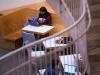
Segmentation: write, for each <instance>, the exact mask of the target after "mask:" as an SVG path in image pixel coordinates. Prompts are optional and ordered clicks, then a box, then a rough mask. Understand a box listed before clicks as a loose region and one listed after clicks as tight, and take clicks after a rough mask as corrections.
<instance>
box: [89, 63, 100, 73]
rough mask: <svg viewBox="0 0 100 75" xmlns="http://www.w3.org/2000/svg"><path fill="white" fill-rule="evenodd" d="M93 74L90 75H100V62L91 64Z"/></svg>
mask: <svg viewBox="0 0 100 75" xmlns="http://www.w3.org/2000/svg"><path fill="white" fill-rule="evenodd" d="M90 66H91V74H90V75H100V62H94V63H90Z"/></svg>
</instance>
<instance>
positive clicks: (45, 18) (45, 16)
mask: <svg viewBox="0 0 100 75" xmlns="http://www.w3.org/2000/svg"><path fill="white" fill-rule="evenodd" d="M39 11H40V12H39V16H38V18H37V22H38V24H39V25H43V24H44V25H52V22H51V21H52V20H51V14H50V13H49V12H48V11H47V9H46V8H45V7H41V8H40V10H39Z"/></svg>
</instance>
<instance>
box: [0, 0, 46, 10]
mask: <svg viewBox="0 0 100 75" xmlns="http://www.w3.org/2000/svg"><path fill="white" fill-rule="evenodd" d="M42 1H45V0H0V11H3V10H8V9H12V8H16V7H20V6H24V5H29V4H33V3H37V2H42Z"/></svg>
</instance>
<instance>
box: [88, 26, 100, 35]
mask: <svg viewBox="0 0 100 75" xmlns="http://www.w3.org/2000/svg"><path fill="white" fill-rule="evenodd" d="M91 33H92V34H97V33H100V25H98V26H91V27H90V29H89V30H88V32H87V34H91Z"/></svg>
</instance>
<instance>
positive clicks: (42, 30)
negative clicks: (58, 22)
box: [22, 25, 54, 33]
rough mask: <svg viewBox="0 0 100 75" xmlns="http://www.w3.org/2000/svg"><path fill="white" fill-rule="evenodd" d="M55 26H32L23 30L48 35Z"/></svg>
mask: <svg viewBox="0 0 100 75" xmlns="http://www.w3.org/2000/svg"><path fill="white" fill-rule="evenodd" d="M53 28H54V26H47V25H42V26H38V27H37V26H32V25H27V26H26V27H24V28H22V30H25V31H31V32H32V31H33V32H38V33H46V32H48V31H49V30H51V29H53Z"/></svg>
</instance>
